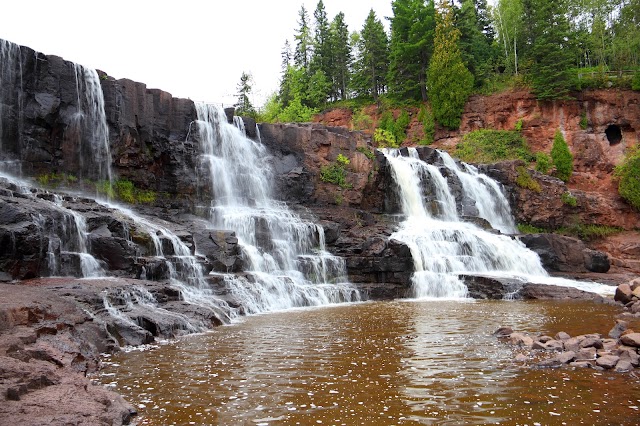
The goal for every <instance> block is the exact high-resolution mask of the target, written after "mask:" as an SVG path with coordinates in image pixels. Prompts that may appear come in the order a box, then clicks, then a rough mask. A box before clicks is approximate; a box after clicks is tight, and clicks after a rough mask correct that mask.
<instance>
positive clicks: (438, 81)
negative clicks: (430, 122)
mask: <svg viewBox="0 0 640 426" xmlns="http://www.w3.org/2000/svg"><path fill="white" fill-rule="evenodd" d="M438 8H439V10H438V13H437V14H436V22H437V25H436V35H435V48H434V52H433V57H432V58H431V62H430V63H429V72H428V74H427V87H428V89H429V98H430V100H431V107H432V108H433V115H434V117H435V119H436V120H437V121H438V123H440V124H442V125H443V126H446V127H448V128H450V129H457V128H458V127H460V116H461V115H462V111H463V109H464V104H465V103H466V102H467V98H468V97H469V95H470V94H471V91H472V89H473V75H472V74H471V73H470V72H469V70H468V69H467V68H466V67H465V65H464V63H463V62H462V55H461V53H460V48H459V46H458V40H459V39H460V30H458V29H457V28H456V27H455V26H454V17H453V11H452V10H451V6H450V5H449V3H448V2H446V1H444V0H443V1H441V2H440V4H439V6H438Z"/></svg>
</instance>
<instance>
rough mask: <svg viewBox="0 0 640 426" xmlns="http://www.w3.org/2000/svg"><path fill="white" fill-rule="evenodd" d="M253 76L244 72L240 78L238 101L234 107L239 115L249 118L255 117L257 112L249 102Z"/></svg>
mask: <svg viewBox="0 0 640 426" xmlns="http://www.w3.org/2000/svg"><path fill="white" fill-rule="evenodd" d="M251 80H252V79H251V75H250V74H248V73H246V72H244V71H243V72H242V75H241V76H240V83H238V101H237V102H236V104H235V105H234V106H235V108H236V114H237V115H246V116H249V117H255V115H256V110H255V108H254V107H253V105H252V104H251V101H250V100H249V94H250V93H251V90H252V87H251Z"/></svg>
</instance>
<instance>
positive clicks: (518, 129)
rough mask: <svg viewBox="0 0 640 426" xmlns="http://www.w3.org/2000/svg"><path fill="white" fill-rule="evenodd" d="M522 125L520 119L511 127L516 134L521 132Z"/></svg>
mask: <svg viewBox="0 0 640 426" xmlns="http://www.w3.org/2000/svg"><path fill="white" fill-rule="evenodd" d="M523 124H524V121H523V120H522V118H521V119H519V120H518V121H516V124H515V125H514V126H513V129H514V130H515V131H516V132H521V131H522V125H523Z"/></svg>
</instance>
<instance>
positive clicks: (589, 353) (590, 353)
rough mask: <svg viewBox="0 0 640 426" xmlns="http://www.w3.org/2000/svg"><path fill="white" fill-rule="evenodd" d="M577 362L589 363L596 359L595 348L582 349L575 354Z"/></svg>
mask: <svg viewBox="0 0 640 426" xmlns="http://www.w3.org/2000/svg"><path fill="white" fill-rule="evenodd" d="M576 358H577V359H578V360H579V361H585V360H587V361H590V360H594V359H596V348H582V349H580V350H579V351H578V353H577V354H576Z"/></svg>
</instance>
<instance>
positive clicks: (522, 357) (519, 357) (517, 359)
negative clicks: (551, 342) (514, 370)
mask: <svg viewBox="0 0 640 426" xmlns="http://www.w3.org/2000/svg"><path fill="white" fill-rule="evenodd" d="M513 360H514V361H515V362H527V361H529V358H528V357H527V356H526V355H524V354H518V355H516V357H515V358H514V359H513Z"/></svg>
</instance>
